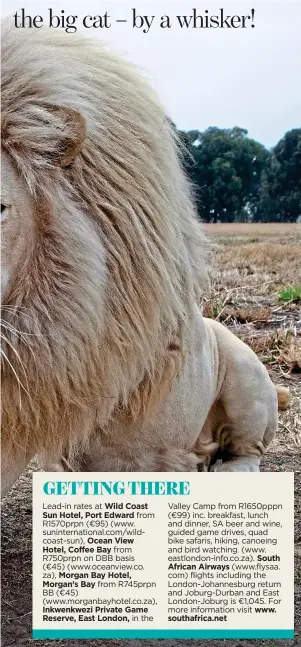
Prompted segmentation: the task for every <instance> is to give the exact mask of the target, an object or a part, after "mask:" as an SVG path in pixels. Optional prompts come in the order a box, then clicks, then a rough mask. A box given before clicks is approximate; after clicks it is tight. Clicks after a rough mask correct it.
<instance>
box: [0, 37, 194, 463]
mask: <svg viewBox="0 0 301 647" xmlns="http://www.w3.org/2000/svg"><path fill="white" fill-rule="evenodd" d="M73 111H76V113H75V112H73ZM78 113H80V115H82V117H83V121H82V128H80V126H79V124H76V123H75V121H73V120H72V115H75V114H78ZM2 144H3V146H4V149H5V150H6V151H7V152H8V154H9V156H10V159H11V161H12V162H13V165H14V167H15V169H17V172H18V174H19V176H20V177H22V178H23V180H24V183H25V185H26V190H27V191H28V193H29V194H30V195H31V198H32V205H33V215H32V217H33V218H34V220H35V232H36V237H35V240H34V241H33V245H32V249H30V250H28V254H27V258H26V262H25V263H24V266H23V267H22V272H21V273H20V274H19V275H18V276H16V277H14V281H13V284H12V286H11V289H10V291H9V294H8V295H7V298H6V299H5V304H4V307H3V311H2V322H3V325H4V332H5V336H6V339H7V341H8V343H7V342H4V344H3V348H4V351H5V353H6V356H7V358H8V360H9V362H7V361H5V362H4V363H3V367H2V408H3V418H2V429H3V432H2V437H3V442H4V447H5V448H7V447H10V448H12V449H13V451H16V449H17V447H18V446H20V447H22V448H24V447H28V448H29V449H30V451H40V450H41V449H44V450H46V451H47V452H48V453H49V452H53V451H54V452H55V453H57V454H59V453H60V452H61V451H62V450H63V448H66V447H68V450H69V451H70V450H72V448H74V447H76V446H77V445H78V443H82V442H84V441H85V440H86V439H87V436H89V434H90V432H91V428H92V426H93V424H94V423H95V424H97V425H99V426H100V427H101V428H105V427H106V425H107V423H108V421H109V420H113V419H114V415H116V412H120V411H124V412H127V415H130V414H131V413H134V412H135V413H137V412H139V410H141V407H142V408H143V410H144V411H146V410H147V408H148V403H149V402H151V400H152V395H153V394H154V393H155V392H156V393H158V386H159V391H160V390H161V389H162V388H163V386H162V385H163V383H168V381H169V380H170V379H172V377H173V376H174V374H175V373H176V372H177V371H178V370H180V365H181V359H182V357H183V355H184V356H185V347H183V340H184V341H185V331H186V329H187V326H188V325H189V321H190V318H191V317H192V315H193V309H194V307H195V301H196V299H198V298H199V295H200V292H201V290H202V286H203V283H204V280H205V276H206V273H205V269H204V267H205V263H204V256H205V248H206V241H205V238H204V236H203V233H202V230H201V227H200V224H199V222H197V218H196V215H195V211H194V206H193V202H192V199H191V193H190V188H189V185H188V182H187V180H186V178H185V176H184V173H183V171H182V168H181V161H180V153H179V147H178V142H177V139H176V136H175V134H174V130H173V127H172V125H171V124H170V122H169V120H168V119H166V117H165V114H164V110H163V109H162V107H161V105H160V104H159V102H158V100H157V98H156V96H155V95H154V94H153V92H152V90H151V89H150V87H149V85H148V84H147V83H146V81H145V80H144V79H143V78H142V77H141V76H140V75H139V74H137V71H136V70H135V69H134V67H132V66H131V65H130V64H128V63H126V62H125V61H123V60H121V59H120V58H119V57H118V56H116V55H114V54H112V53H110V52H109V51H107V49H106V48H105V47H104V46H103V45H102V44H100V43H99V42H98V41H97V40H96V39H95V40H88V39H86V38H85V37H83V36H80V35H77V34H76V35H70V34H68V35H66V34H64V33H63V34H62V33H57V32H52V31H51V30H47V31H46V30H26V29H24V30H19V31H17V30H15V29H12V28H10V27H8V26H7V24H6V25H4V27H3V35H2ZM70 145H71V147H72V146H73V148H74V149H75V148H76V147H77V148H78V151H76V152H78V154H77V155H76V156H75V157H74V159H73V161H72V163H69V162H70V160H69V161H68V160H67V161H66V159H65V158H64V155H65V153H66V149H67V147H68V146H70ZM63 160H64V163H63ZM20 226H22V221H21V224H20ZM175 339H176V343H175V342H174V340H175ZM12 346H13V348H14V350H13V349H12ZM15 351H17V355H18V356H17V355H16V352H15ZM19 359H21V361H22V366H23V368H24V369H25V372H24V375H23V373H22V370H21V367H20V362H19ZM15 373H17V374H18V375H19V376H20V381H21V382H22V386H20V383H18V381H17V379H16V377H15ZM25 373H26V375H25ZM96 411H97V413H95V412H96ZM95 416H96V417H95Z"/></svg>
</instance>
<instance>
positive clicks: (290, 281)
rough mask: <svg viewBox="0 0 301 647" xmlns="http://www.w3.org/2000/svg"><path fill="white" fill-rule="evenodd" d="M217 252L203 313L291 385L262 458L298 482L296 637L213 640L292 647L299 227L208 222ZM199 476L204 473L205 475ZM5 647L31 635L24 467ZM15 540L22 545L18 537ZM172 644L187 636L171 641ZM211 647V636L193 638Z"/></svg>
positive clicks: (11, 551) (12, 509)
mask: <svg viewBox="0 0 301 647" xmlns="http://www.w3.org/2000/svg"><path fill="white" fill-rule="evenodd" d="M207 230H208V231H209V233H210V235H211V236H212V239H213V242H214V243H218V246H217V247H216V248H215V249H214V250H213V258H212V261H213V268H212V270H211V279H212V283H211V288H210V290H208V292H207V294H206V295H205V296H204V300H203V310H204V314H205V315H206V316H209V317H214V318H217V319H219V320H220V321H222V322H223V323H224V324H225V325H226V326H228V327H229V328H230V329H231V330H232V331H233V332H234V333H235V334H237V335H239V337H241V338H242V339H244V340H245V341H246V342H247V343H248V344H249V345H250V346H251V347H252V348H253V349H254V350H255V352H256V353H257V354H258V355H259V357H260V358H261V360H262V361H263V362H264V363H265V365H266V367H267V369H268V371H269V372H270V374H271V377H272V378H273V380H274V381H275V382H278V383H282V384H284V385H285V386H288V387H289V388H290V390H291V393H292V402H291V406H290V408H289V410H288V411H286V412H282V413H280V424H279V432H278V437H277V440H276V441H275V442H274V443H273V445H272V447H270V448H269V451H268V454H267V455H266V457H265V458H264V460H263V463H262V469H263V470H266V471H294V472H295V486H296V500H295V502H296V505H295V511H296V515H295V516H296V536H295V539H296V544H295V550H296V571H295V573H296V588H295V594H296V601H295V610H296V613H295V630H296V637H295V639H294V640H279V641H278V640H277V641H276V643H275V641H272V640H264V641H261V640H239V641H238V640H233V641H232V640H227V641H224V640H220V641H219V640H212V641H210V644H213V645H214V646H215V647H224V646H225V644H226V645H227V647H242V646H243V645H244V646H245V647H253V646H254V647H255V645H256V646H258V647H259V645H260V646H261V647H272V646H273V647H275V644H277V647H287V646H288V645H289V646H290V647H291V646H292V645H295V646H296V647H297V645H300V643H301V620H300V610H301V600H300V598H301V595H300V578H301V573H300V571H301V569H300V562H301V506H300V491H301V483H300V476H301V458H300V452H301V296H300V291H299V288H300V286H301V225H278V224H263V225H258V224H254V225H249V224H246V225H245V224H233V225H232V224H231V225H209V226H207ZM200 478H201V475H200ZM2 532H3V541H2V545H3V562H2V568H3V588H2V606H3V616H5V623H4V627H3V635H2V640H3V642H2V644H3V647H29V646H30V645H34V641H32V640H31V638H30V635H31V479H30V473H29V472H27V473H25V474H23V475H22V476H21V479H20V481H19V483H18V485H17V486H16V487H15V488H14V490H13V491H12V493H11V494H10V495H9V496H8V497H7V499H6V501H5V504H4V509H3V521H2ZM16 537H18V542H17V543H16V542H15V538H16ZM168 642H170V645H171V647H174V645H177V647H183V646H184V645H188V644H190V641H185V640H181V641H180V640H179V641H177V640H172V641H168ZM40 644H41V645H43V646H44V647H46V646H47V647H50V646H51V647H55V645H57V646H59V645H61V646H65V645H68V647H78V645H83V646H84V645H87V641H81V640H76V641H73V640H67V641H66V640H65V641H64V640H62V641H49V642H48V641H40ZM194 644H196V645H198V646H199V645H202V646H203V647H208V644H209V641H206V640H204V641H203V640H198V641H194ZM89 645H90V647H92V646H93V647H94V646H95V647H97V646H99V645H103V646H104V645H105V646H106V647H130V646H131V647H148V646H151V645H152V646H153V647H155V646H156V647H160V646H161V645H162V641H156V640H154V641H149V640H143V641H139V640H135V641H132V640H129V641H123V640H122V641H115V640H110V641H105V640H104V641H101V640H97V641H94V640H91V641H89Z"/></svg>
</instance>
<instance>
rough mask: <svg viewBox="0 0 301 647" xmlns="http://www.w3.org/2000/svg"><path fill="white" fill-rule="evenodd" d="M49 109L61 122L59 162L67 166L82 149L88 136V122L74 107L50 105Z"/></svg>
mask: <svg viewBox="0 0 301 647" xmlns="http://www.w3.org/2000/svg"><path fill="white" fill-rule="evenodd" d="M48 110H49V112H50V113H52V114H53V115H56V116H57V118H58V119H59V121H60V124H61V132H60V137H59V138H58V142H57V143H58V147H57V154H58V162H59V163H60V165H61V166H62V167H63V168H65V167H66V166H69V165H70V164H71V163H72V162H73V160H74V159H75V157H76V156H77V155H78V153H79V152H80V151H81V149H82V146H83V143H84V141H85V137H86V122H85V119H84V117H83V116H82V115H81V113H80V112H78V110H74V109H73V108H66V107H65V106H63V107H61V106H49V107H48Z"/></svg>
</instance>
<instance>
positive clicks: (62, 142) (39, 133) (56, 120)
mask: <svg viewBox="0 0 301 647" xmlns="http://www.w3.org/2000/svg"><path fill="white" fill-rule="evenodd" d="M2 133H3V134H2V142H3V145H4V146H5V147H6V148H7V149H8V150H9V152H10V153H11V154H12V156H13V157H14V158H15V159H16V162H17V164H18V166H19V167H20V166H21V167H22V169H23V171H24V174H25V175H28V172H29V170H28V161H29V160H30V166H31V168H32V170H33V171H34V170H35V169H39V170H41V169H43V168H45V169H46V170H47V169H49V168H51V167H52V168H53V167H55V166H57V165H60V166H62V167H63V168H65V167H66V166H69V165H70V164H71V163H72V162H73V160H74V159H75V157H76V155H78V153H79V152H80V150H81V148H82V146H83V143H84V140H85V136H86V122H85V119H84V117H83V116H82V115H81V113H80V112H78V110H74V109H73V108H69V107H67V106H59V105H54V104H47V103H39V102H37V103H34V102H32V103H30V104H29V105H25V106H24V107H23V109H22V110H20V111H18V112H16V113H12V114H10V115H8V117H7V118H6V119H4V122H3V124H2Z"/></svg>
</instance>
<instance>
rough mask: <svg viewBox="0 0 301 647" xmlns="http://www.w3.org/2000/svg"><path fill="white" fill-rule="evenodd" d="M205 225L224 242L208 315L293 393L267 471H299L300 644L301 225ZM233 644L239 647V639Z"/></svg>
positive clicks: (217, 252) (300, 581)
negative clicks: (258, 358) (239, 341)
mask: <svg viewBox="0 0 301 647" xmlns="http://www.w3.org/2000/svg"><path fill="white" fill-rule="evenodd" d="M206 228H207V230H208V231H209V233H210V235H211V236H212V238H213V241H214V242H216V243H217V248H216V249H214V251H213V270H212V285H211V289H210V291H209V292H208V294H206V295H205V298H204V301H203V310H204V314H205V315H206V316H207V317H213V318H216V319H218V320H220V321H222V322H223V323H224V324H225V325H226V326H228V327H229V328H230V329H231V330H232V331H233V332H234V333H235V334H236V335H238V336H239V337H240V338H241V339H243V341H245V342H246V343H247V344H248V345H249V346H250V347H251V348H252V349H253V350H254V352H255V353H256V354H257V355H258V356H259V357H260V359H261V360H262V362H263V363H264V364H265V365H266V367H267V369H268V371H269V373H270V375H271V378H272V379H273V381H274V382H275V383H280V384H284V385H285V386H288V387H289V388H290V392H291V395H292V399H291V403H290V407H289V408H288V410H287V411H282V412H281V413H280V414H279V431H278V435H277V438H276V440H275V442H274V443H273V444H272V446H271V447H270V448H269V452H268V454H267V455H266V456H265V458H264V461H263V469H264V470H268V471H270V470H272V471H276V472H277V471H285V472H287V471H294V472H295V488H296V490H295V491H296V495H295V530H296V532H295V556H296V568H295V584H296V587H295V596H296V599H295V631H296V637H295V640H294V641H292V642H291V641H285V643H284V644H287V643H290V644H294V645H296V646H297V645H300V644H301V641H300V632H301V617H300V610H301V605H300V594H301V577H300V575H301V573H300V571H301V501H300V490H301V487H300V485H301V484H300V477H301V306H300V301H299V299H294V298H292V299H291V300H290V299H288V300H286V301H285V300H283V294H284V295H287V294H290V293H291V294H292V295H294V294H299V293H300V286H301V225H300V224H299V225H297V224H292V225H290V224H288V225H286V224H254V225H252V224H240V223H239V224H228V225H224V224H217V225H208V226H207V227H206ZM287 288H296V289H291V290H290V289H289V290H288V289H287ZM213 642H214V641H213ZM243 642H244V641H240V642H239V645H241V646H242V644H243ZM255 644H264V643H261V642H260V641H254V645H255ZM278 644H279V645H280V644H281V641H279V642H278V641H277V645H278ZM230 645H231V647H234V643H232V641H229V647H230ZM246 645H250V642H249V641H246ZM235 647H236V645H235Z"/></svg>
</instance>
